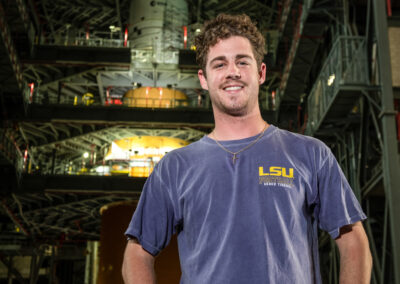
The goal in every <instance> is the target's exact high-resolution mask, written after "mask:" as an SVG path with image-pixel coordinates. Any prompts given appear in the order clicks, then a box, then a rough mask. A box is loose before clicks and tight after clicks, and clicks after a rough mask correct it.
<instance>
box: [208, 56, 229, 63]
mask: <svg viewBox="0 0 400 284" xmlns="http://www.w3.org/2000/svg"><path fill="white" fill-rule="evenodd" d="M219 60H226V57H225V56H223V55H221V56H217V57H215V58H213V59H211V61H210V64H212V63H213V62H214V61H219Z"/></svg>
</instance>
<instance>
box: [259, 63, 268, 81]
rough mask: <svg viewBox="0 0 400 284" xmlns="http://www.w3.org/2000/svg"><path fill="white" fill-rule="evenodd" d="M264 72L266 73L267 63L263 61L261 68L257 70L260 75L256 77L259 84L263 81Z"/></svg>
mask: <svg viewBox="0 0 400 284" xmlns="http://www.w3.org/2000/svg"><path fill="white" fill-rule="evenodd" d="M266 74H267V65H265V63H264V62H261V68H260V71H259V72H258V75H259V77H260V78H259V79H258V82H259V84H260V85H261V84H262V83H264V82H265V76H266Z"/></svg>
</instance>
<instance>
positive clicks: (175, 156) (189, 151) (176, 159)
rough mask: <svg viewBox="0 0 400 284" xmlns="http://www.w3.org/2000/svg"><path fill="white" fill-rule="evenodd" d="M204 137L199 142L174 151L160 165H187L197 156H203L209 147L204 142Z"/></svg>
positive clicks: (165, 156) (166, 155)
mask: <svg viewBox="0 0 400 284" xmlns="http://www.w3.org/2000/svg"><path fill="white" fill-rule="evenodd" d="M204 140H205V139H204V137H203V138H201V139H200V140H198V141H195V142H192V143H190V144H189V145H187V146H184V147H181V148H178V149H174V150H172V151H171V152H168V153H167V154H165V155H164V157H163V158H162V159H161V161H160V162H159V164H165V165H167V164H171V163H178V164H181V163H185V162H190V161H193V159H195V158H196V157H197V156H201V155H203V153H204V148H205V147H206V146H207V143H206V142H204Z"/></svg>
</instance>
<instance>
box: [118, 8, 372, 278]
mask: <svg viewBox="0 0 400 284" xmlns="http://www.w3.org/2000/svg"><path fill="white" fill-rule="evenodd" d="M196 47H197V57H198V61H199V64H200V67H201V69H200V70H199V71H198V75H199V79H200V83H201V86H202V87H203V88H204V89H206V90H208V91H209V94H210V97H211V101H212V106H213V112H214V118H215V129H214V130H213V131H212V132H211V133H210V134H209V135H208V136H205V137H203V138H202V139H201V140H199V141H197V142H195V143H192V144H191V145H189V146H187V147H185V148H181V149H178V150H176V151H172V152H170V153H169V154H167V155H166V156H165V157H164V158H163V159H162V160H161V161H160V162H159V163H158V165H157V166H156V167H155V169H154V171H153V173H152V175H151V176H150V177H149V179H148V180H147V182H146V185H145V187H144V189H143V193H142V196H141V199H140V202H139V205H138V207H137V209H136V211H135V214H134V216H133V218H132V221H131V224H130V225H129V228H128V229H127V231H126V235H127V236H128V237H129V239H130V241H128V245H127V247H126V251H125V257H124V264H123V275H124V279H125V281H126V283H155V275H154V269H153V265H154V257H155V256H156V255H157V254H158V253H159V252H160V250H161V249H162V248H164V247H165V246H166V245H167V244H168V242H169V240H170V238H171V235H172V234H174V233H177V234H178V244H179V255H180V261H181V268H182V278H181V283H189V284H197V283H230V284H231V283H304V284H306V283H307V284H309V283H321V277H320V272H319V259H318V239H317V238H318V237H317V227H318V226H319V227H320V228H321V229H323V230H326V231H328V232H329V234H330V235H331V236H332V238H334V239H335V240H336V243H337V244H338V247H339V251H340V259H341V272H340V281H341V283H352V284H354V283H369V280H370V272H371V255H370V251H369V246H368V240H367V237H366V235H365V232H364V229H363V227H362V224H361V222H360V221H361V220H363V219H365V218H366V217H365V215H364V213H363V212H362V210H361V208H360V205H359V204H358V202H357V200H356V198H355V197H354V195H353V193H352V190H351V188H350V187H349V185H348V183H347V181H346V179H345V177H344V175H343V173H342V171H341V170H340V168H339V166H338V164H337V162H336V160H335V158H334V157H333V155H332V153H331V151H330V150H329V148H327V147H326V146H325V145H324V144H323V143H322V142H320V141H318V140H316V139H314V138H311V137H306V136H302V135H298V134H293V133H290V132H287V131H284V130H280V129H278V128H277V127H275V126H273V125H269V124H268V123H266V122H265V121H264V120H263V119H262V117H261V114H260V110H259V105H258V91H259V85H260V84H262V83H263V82H264V80H265V74H266V67H265V64H264V63H262V58H263V55H264V39H263V37H262V36H261V34H260V33H259V32H258V30H257V28H256V27H255V25H254V24H253V23H251V20H250V19H249V18H248V17H247V16H244V15H243V16H229V15H219V16H218V17H217V18H216V19H214V20H213V21H211V22H209V23H207V24H206V25H205V28H204V31H203V32H202V34H201V35H199V37H198V38H197V39H196Z"/></svg>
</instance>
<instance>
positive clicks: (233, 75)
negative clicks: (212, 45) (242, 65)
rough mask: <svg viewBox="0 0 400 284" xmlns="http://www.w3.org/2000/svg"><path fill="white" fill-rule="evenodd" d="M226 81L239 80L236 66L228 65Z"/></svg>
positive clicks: (238, 71)
mask: <svg viewBox="0 0 400 284" xmlns="http://www.w3.org/2000/svg"><path fill="white" fill-rule="evenodd" d="M226 77H227V79H240V77H241V76H240V70H239V68H238V66H237V65H236V64H229V66H228V73H227V76H226Z"/></svg>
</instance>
